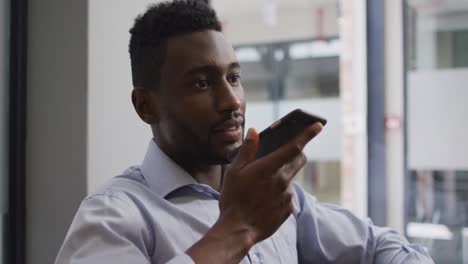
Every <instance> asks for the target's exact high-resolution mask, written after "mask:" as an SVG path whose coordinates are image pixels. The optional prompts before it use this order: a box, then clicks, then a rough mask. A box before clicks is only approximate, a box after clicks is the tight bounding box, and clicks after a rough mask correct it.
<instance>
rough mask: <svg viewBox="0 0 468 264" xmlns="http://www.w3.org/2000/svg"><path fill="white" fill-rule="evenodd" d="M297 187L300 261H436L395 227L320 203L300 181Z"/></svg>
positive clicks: (426, 263)
mask: <svg viewBox="0 0 468 264" xmlns="http://www.w3.org/2000/svg"><path fill="white" fill-rule="evenodd" d="M294 189H295V196H294V207H295V210H294V217H295V219H296V223H297V250H298V258H299V263H304V264H308V263H334V264H337V263H350V264H351V263H369V264H371V263H374V264H403V263H411V264H419V263H424V264H431V263H434V262H433V261H432V259H431V257H430V256H429V255H428V254H427V252H426V251H425V250H424V249H423V248H422V247H421V246H419V245H415V244H410V243H409V242H408V241H407V240H406V239H405V238H404V237H403V236H402V235H399V234H398V233H397V232H396V231H395V230H392V229H390V228H382V227H377V226H375V225H373V224H372V222H371V221H370V220H369V219H368V220H362V219H360V218H358V217H356V216H355V215H353V214H352V213H351V212H350V211H348V210H345V209H343V208H340V207H338V206H335V205H330V204H321V203H318V202H317V200H316V199H315V198H314V197H313V196H311V195H309V194H308V193H306V192H305V191H304V190H303V189H302V188H301V187H300V186H299V185H297V184H295V186H294Z"/></svg>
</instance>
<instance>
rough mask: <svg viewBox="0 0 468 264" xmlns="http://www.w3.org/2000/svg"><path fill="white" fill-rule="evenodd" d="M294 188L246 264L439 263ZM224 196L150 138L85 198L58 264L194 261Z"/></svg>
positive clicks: (400, 239) (185, 263) (384, 230)
mask: <svg viewBox="0 0 468 264" xmlns="http://www.w3.org/2000/svg"><path fill="white" fill-rule="evenodd" d="M259 188H261V187H259ZM294 190H295V194H294V205H295V210H294V213H293V214H292V215H291V216H290V217H289V218H288V219H287V220H286V222H285V223H284V224H283V225H282V226H281V227H280V228H279V229H278V230H277V232H276V233H275V234H273V235H272V236H271V237H270V238H268V239H266V240H264V241H262V242H260V243H257V244H256V245H254V246H253V247H252V248H251V249H250V251H249V253H248V254H247V255H246V256H245V258H244V259H243V260H242V262H241V263H265V264H275V263H283V264H295V263H346V264H353V263H379V264H383V263H385V264H398V263H433V261H432V260H431V258H430V257H429V256H428V255H427V253H426V252H425V251H424V250H423V248H421V247H420V246H418V245H413V244H409V243H408V241H406V239H405V238H403V237H402V236H400V235H398V234H397V233H396V232H395V231H393V230H391V229H388V228H380V227H376V226H374V225H372V223H371V222H370V221H369V220H361V219H359V218H357V217H356V216H354V215H353V214H352V213H350V212H349V211H347V210H344V209H342V208H340V207H337V206H334V205H328V204H321V203H318V202H317V200H316V199H315V198H314V197H313V196H311V195H309V194H308V193H306V192H305V191H304V190H302V188H301V187H299V186H298V185H294ZM218 198H219V193H218V192H217V191H216V190H214V189H212V188H211V187H209V186H207V185H203V184H198V183H197V182H196V181H195V180H194V179H193V178H192V177H191V176H190V175H189V174H188V173H187V172H185V171H184V170H183V169H182V168H181V167H179V166H178V165H177V164H176V163H175V162H174V161H172V160H171V159H170V158H169V157H168V156H167V155H165V154H164V153H163V152H162V151H161V150H160V149H159V148H158V147H157V145H156V144H155V143H154V142H153V141H151V142H150V144H149V147H148V150H147V153H146V156H145V159H144V161H143V163H142V164H141V166H139V167H131V168H129V169H128V170H127V171H125V172H124V173H123V175H121V176H118V177H115V178H114V179H112V180H111V181H110V182H109V183H108V184H107V185H105V186H103V187H102V188H100V189H99V190H97V191H96V192H95V193H93V194H91V195H89V196H88V197H87V198H86V199H84V200H83V202H82V204H81V206H80V208H79V210H78V212H77V214H76V216H75V218H74V220H73V223H72V225H71V227H70V230H69V231H68V234H67V236H66V238H65V241H64V243H63V245H62V247H61V249H60V252H59V254H58V256H57V259H56V263H59V264H62V263H73V264H75V263H77V264H78V263H80V264H81V263H82V264H87V263H89V264H95V263H113V264H117V263H133V264H140V263H141V264H143V263H164V264H189V263H194V262H193V261H192V259H191V258H190V257H189V256H188V255H187V254H185V251H186V250H187V249H188V248H190V246H192V245H193V244H194V243H196V242H197V241H198V240H199V239H200V238H201V237H202V236H203V235H204V234H205V233H206V232H207V230H208V229H209V228H210V227H211V226H212V225H213V224H214V223H215V222H216V220H217V219H218V216H219V207H218ZM265 217H268V215H265Z"/></svg>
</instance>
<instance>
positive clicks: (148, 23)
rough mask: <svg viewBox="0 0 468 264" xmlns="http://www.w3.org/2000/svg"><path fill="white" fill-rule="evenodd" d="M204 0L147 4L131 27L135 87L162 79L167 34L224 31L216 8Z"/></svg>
mask: <svg viewBox="0 0 468 264" xmlns="http://www.w3.org/2000/svg"><path fill="white" fill-rule="evenodd" d="M207 2H208V1H202V0H175V1H170V2H161V3H158V4H154V5H151V6H149V7H148V9H147V10H146V12H145V13H144V14H142V15H139V16H138V17H137V18H136V19H135V24H134V25H133V27H132V28H131V29H130V34H131V36H130V44H129V52H130V60H131V66H132V80H133V86H134V87H142V88H148V87H152V86H154V85H155V84H157V83H158V82H159V79H160V70H161V65H162V64H163V62H164V55H165V51H166V43H167V40H168V38H170V37H173V36H176V35H181V34H185V33H191V32H196V31H202V30H216V31H219V32H221V31H222V27H221V22H220V21H219V20H218V17H217V16H216V13H215V11H214V10H213V9H212V8H211V7H210V6H209V5H208V4H207Z"/></svg>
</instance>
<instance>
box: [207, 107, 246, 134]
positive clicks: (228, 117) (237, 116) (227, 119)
mask: <svg viewBox="0 0 468 264" xmlns="http://www.w3.org/2000/svg"><path fill="white" fill-rule="evenodd" d="M226 123H232V124H236V125H239V126H242V127H244V124H245V115H244V114H242V113H241V112H240V111H232V112H229V113H226V114H224V115H223V117H222V118H221V119H220V120H219V121H217V122H216V123H215V124H214V125H213V126H212V130H216V128H219V127H222V126H223V125H224V124H226Z"/></svg>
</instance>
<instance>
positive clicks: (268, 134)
mask: <svg viewBox="0 0 468 264" xmlns="http://www.w3.org/2000/svg"><path fill="white" fill-rule="evenodd" d="M317 122H320V123H321V124H322V125H323V126H325V125H326V124H327V120H326V119H324V118H322V117H319V116H317V115H313V114H310V113H307V112H305V111H304V110H301V109H296V110H294V111H292V112H290V113H289V114H287V115H285V116H284V117H283V118H281V119H280V120H278V121H276V122H275V123H273V124H272V125H271V126H269V127H268V128H266V129H265V130H263V131H262V132H260V134H259V137H260V138H259V144H258V150H257V154H256V156H255V158H257V159H258V158H261V157H263V156H265V155H267V154H269V153H271V152H273V151H275V150H276V149H278V148H279V147H281V146H282V145H284V144H286V143H287V142H289V141H290V140H292V139H293V138H294V137H296V136H297V135H299V133H301V132H302V131H303V130H304V129H305V128H306V127H308V126H310V125H312V124H314V123H317ZM238 152H239V148H237V149H236V150H234V151H233V152H232V153H231V154H230V155H229V157H228V158H227V160H228V162H232V161H233V160H234V158H235V156H236V155H237V153H238Z"/></svg>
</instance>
